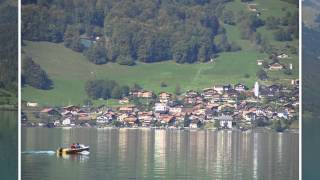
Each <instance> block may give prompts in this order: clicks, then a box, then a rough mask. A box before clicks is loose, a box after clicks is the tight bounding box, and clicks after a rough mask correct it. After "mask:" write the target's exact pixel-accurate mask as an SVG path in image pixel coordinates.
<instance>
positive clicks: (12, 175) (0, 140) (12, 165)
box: [0, 111, 18, 180]
mask: <svg viewBox="0 0 320 180" xmlns="http://www.w3.org/2000/svg"><path fill="white" fill-rule="evenodd" d="M17 124H18V112H17V111H0V179H5V180H16V179H18V125H17Z"/></svg>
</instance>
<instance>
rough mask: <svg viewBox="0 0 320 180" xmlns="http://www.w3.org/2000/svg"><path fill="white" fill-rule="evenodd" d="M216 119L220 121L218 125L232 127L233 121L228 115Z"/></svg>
mask: <svg viewBox="0 0 320 180" xmlns="http://www.w3.org/2000/svg"><path fill="white" fill-rule="evenodd" d="M217 120H218V121H219V122H220V127H223V128H228V129H231V128H232V123H233V117H232V116H229V115H222V116H219V117H218V118H217Z"/></svg>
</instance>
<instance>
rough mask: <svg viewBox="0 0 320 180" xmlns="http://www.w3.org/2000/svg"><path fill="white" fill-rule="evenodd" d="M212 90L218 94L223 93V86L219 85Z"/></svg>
mask: <svg viewBox="0 0 320 180" xmlns="http://www.w3.org/2000/svg"><path fill="white" fill-rule="evenodd" d="M213 90H215V91H217V92H218V93H219V94H222V93H223V90H224V88H223V86H221V85H219V86H213Z"/></svg>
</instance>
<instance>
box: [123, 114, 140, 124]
mask: <svg viewBox="0 0 320 180" xmlns="http://www.w3.org/2000/svg"><path fill="white" fill-rule="evenodd" d="M123 121H124V123H125V124H126V125H129V126H133V125H135V124H138V123H139V121H138V118H137V117H135V116H128V117H125V118H124V119H123Z"/></svg>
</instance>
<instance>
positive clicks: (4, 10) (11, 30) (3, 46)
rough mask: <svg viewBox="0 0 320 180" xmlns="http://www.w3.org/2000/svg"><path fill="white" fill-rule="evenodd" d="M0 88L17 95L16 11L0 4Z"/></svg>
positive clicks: (2, 3) (6, 4)
mask: <svg viewBox="0 0 320 180" xmlns="http://www.w3.org/2000/svg"><path fill="white" fill-rule="evenodd" d="M0 12H1V15H0V72H1V73H0V88H4V89H7V90H10V91H11V92H13V93H15V94H16V93H17V89H18V88H17V87H18V9H17V7H13V6H11V5H9V3H7V1H1V2H0Z"/></svg>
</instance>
